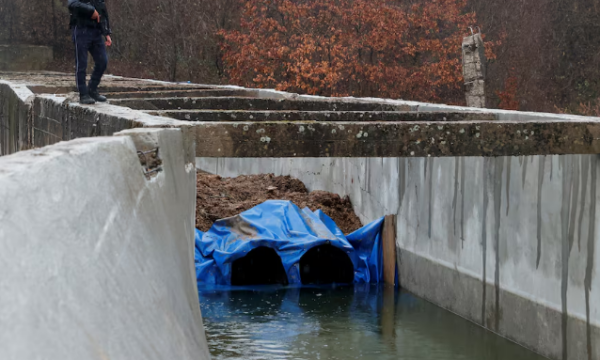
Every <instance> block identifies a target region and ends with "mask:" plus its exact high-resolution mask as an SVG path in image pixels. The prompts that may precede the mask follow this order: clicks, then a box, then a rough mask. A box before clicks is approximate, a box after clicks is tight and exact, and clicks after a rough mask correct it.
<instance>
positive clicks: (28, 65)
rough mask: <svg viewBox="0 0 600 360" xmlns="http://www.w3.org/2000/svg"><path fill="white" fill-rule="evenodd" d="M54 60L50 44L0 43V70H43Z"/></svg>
mask: <svg viewBox="0 0 600 360" xmlns="http://www.w3.org/2000/svg"><path fill="white" fill-rule="evenodd" d="M52 60H54V52H53V51H52V47H50V46H33V45H0V70H3V71H7V70H8V71H31V70H45V69H46V68H47V66H48V64H49V63H50V62H51V61H52Z"/></svg>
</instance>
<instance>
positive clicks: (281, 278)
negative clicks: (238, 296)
mask: <svg viewBox="0 0 600 360" xmlns="http://www.w3.org/2000/svg"><path fill="white" fill-rule="evenodd" d="M287 284H288V279H287V274H286V272H285V269H284V268H283V263H282V262H281V258H280V257H279V255H277V252H275V250H273V249H271V248H268V247H264V246H261V247H258V248H256V249H253V250H252V251H250V252H249V253H248V255H246V256H244V257H243V258H240V259H237V260H235V261H234V262H233V264H232V267H231V285H234V286H244V285H287Z"/></svg>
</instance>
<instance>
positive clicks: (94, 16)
mask: <svg viewBox="0 0 600 360" xmlns="http://www.w3.org/2000/svg"><path fill="white" fill-rule="evenodd" d="M92 20H96V21H97V22H100V14H98V11H96V10H94V14H93V15H92Z"/></svg>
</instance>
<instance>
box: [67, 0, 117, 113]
mask: <svg viewBox="0 0 600 360" xmlns="http://www.w3.org/2000/svg"><path fill="white" fill-rule="evenodd" d="M69 12H70V13H71V23H70V24H71V29H72V31H73V43H75V62H76V70H75V77H76V81H77V90H78V91H79V98H80V103H81V104H95V103H96V101H100V102H104V101H106V97H104V96H102V95H100V94H99V93H98V85H100V79H101V78H102V75H103V74H104V71H105V70H106V66H107V65H108V56H107V55H106V46H111V45H112V40H111V38H110V34H111V31H110V22H109V20H108V10H107V9H106V4H105V3H104V0H69ZM102 36H105V37H106V42H105V41H104V39H103V38H102ZM88 52H89V53H90V54H92V58H94V71H93V72H92V77H91V79H90V83H89V85H86V69H87V60H88Z"/></svg>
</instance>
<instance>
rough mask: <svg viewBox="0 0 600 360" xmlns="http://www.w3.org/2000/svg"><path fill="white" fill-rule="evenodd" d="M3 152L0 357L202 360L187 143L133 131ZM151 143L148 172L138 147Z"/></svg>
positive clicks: (178, 135)
mask: <svg viewBox="0 0 600 360" xmlns="http://www.w3.org/2000/svg"><path fill="white" fill-rule="evenodd" d="M118 135H120V136H114V137H100V138H93V139H92V138H89V139H78V140H74V141H70V142H68V143H60V144H56V145H53V146H49V147H45V148H42V149H36V150H30V151H23V152H19V153H17V154H14V155H9V156H5V157H2V158H0V274H2V275H1V276H0V324H2V326H1V327H0V358H1V359H7V360H17V359H73V360H75V359H76V360H79V359H99V360H100V359H142V358H143V359H208V358H209V353H208V349H207V345H206V339H205V335H204V330H203V325H202V318H201V314H200V308H199V303H198V296H197V289H196V281H195V273H194V268H193V250H192V249H193V237H194V209H195V169H194V165H193V159H194V158H193V154H194V147H193V142H190V141H188V139H187V137H186V136H184V134H183V131H182V130H179V129H148V130H145V129H136V130H129V131H126V132H124V133H120V134H118ZM156 147H158V148H159V156H160V158H161V159H162V161H163V164H162V167H163V171H162V172H160V173H158V174H157V175H154V176H153V177H150V178H147V177H146V176H145V175H144V173H143V169H142V166H141V165H140V160H139V159H138V156H137V153H136V150H143V151H145V150H150V149H153V148H156Z"/></svg>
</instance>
